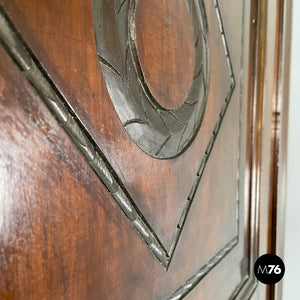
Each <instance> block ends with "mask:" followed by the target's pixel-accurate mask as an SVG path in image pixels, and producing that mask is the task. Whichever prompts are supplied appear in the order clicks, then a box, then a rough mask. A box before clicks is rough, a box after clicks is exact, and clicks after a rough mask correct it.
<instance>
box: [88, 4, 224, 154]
mask: <svg viewBox="0 0 300 300" xmlns="http://www.w3.org/2000/svg"><path fill="white" fill-rule="evenodd" d="M142 3H143V1H142ZM182 3H184V1H182ZM137 4H138V2H137V1H136V0H133V1H110V0H104V1H98V0H95V1H93V10H94V28H95V37H96V45H97V53H98V57H99V62H100V64H101V66H102V72H103V75H104V78H105V81H106V84H107V88H108V91H109V94H110V96H111V99H112V101H113V103H114V106H115V109H116V111H117V113H118V116H119V118H120V120H121V122H122V124H123V126H124V128H125V129H126V130H127V132H128V133H129V135H130V136H131V137H132V139H133V140H134V141H135V142H136V143H137V145H138V146H139V147H140V148H141V149H142V150H144V151H145V152H146V153H148V154H150V155H151V156H153V157H156V158H171V157H174V156H177V155H179V154H180V153H181V152H183V151H184V150H185V149H186V148H187V147H188V146H189V144H190V143H191V142H192V140H193V138H194V137H195V135H196V133H197V131H198V129H199V127H200V125H201V122H202V119H203V115H204V111H205V107H206V101H207V96H208V89H209V51H208V41H207V34H208V32H207V22H206V16H205V10H204V6H203V5H204V4H203V3H202V1H198V0H195V1H186V4H187V6H186V10H188V13H189V15H190V16H191V22H192V24H193V39H194V47H195V60H194V68H193V69H194V72H193V78H192V84H191V87H190V89H189V92H188V95H187V97H186V99H183V102H184V103H183V104H182V105H180V106H179V107H177V108H174V109H166V108H165V107H163V106H162V105H160V104H159V99H155V97H154V96H153V94H152V93H151V91H150V88H149V86H148V84H147V78H145V76H144V74H143V71H142V67H141V64H140V60H139V55H138V47H137V43H136V42H137V41H136V22H135V15H136V9H137ZM151 6H152V4H151ZM185 21H186V22H189V20H185ZM220 22H221V21H220ZM180 42H181V43H183V41H180ZM225 47H226V46H225ZM181 72H183V70H178V73H181ZM183 74H184V76H185V75H186V74H185V73H183ZM177 84H178V83H177Z"/></svg>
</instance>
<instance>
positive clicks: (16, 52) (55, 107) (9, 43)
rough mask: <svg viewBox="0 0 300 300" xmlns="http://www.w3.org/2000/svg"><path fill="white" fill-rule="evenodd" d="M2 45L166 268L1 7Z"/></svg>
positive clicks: (152, 238) (162, 254) (154, 240)
mask: <svg viewBox="0 0 300 300" xmlns="http://www.w3.org/2000/svg"><path fill="white" fill-rule="evenodd" d="M0 42H1V44H2V46H3V47H4V48H5V49H6V51H7V52H8V54H9V55H10V56H11V58H12V59H13V60H14V61H15V63H16V64H17V65H18V66H19V68H20V69H21V71H22V72H23V74H24V75H25V77H26V78H27V79H28V81H29V82H30V84H31V85H32V86H33V87H34V89H35V90H36V91H37V93H38V94H39V96H40V97H41V99H42V100H43V102H44V103H45V104H46V106H47V107H48V109H49V110H50V111H51V112H52V114H53V115H54V116H55V118H56V119H57V121H58V122H59V124H60V125H61V127H62V128H63V129H64V130H65V131H66V133H67V134H68V135H69V137H70V138H71V140H72V142H73V143H74V144H75V146H76V147H77V149H78V150H79V152H80V153H81V154H82V155H83V157H84V158H85V160H86V161H87V163H88V164H89V165H90V167H91V168H92V169H93V171H94V172H95V173H96V175H97V177H98V178H99V179H100V180H101V182H102V183H103V184H104V185H105V187H106V188H107V190H108V191H109V193H110V194H111V195H112V197H113V198H114V200H115V201H116V202H117V204H118V205H119V207H120V208H121V210H122V211H123V212H124V213H125V215H126V216H127V218H128V219H129V220H130V222H131V224H132V225H133V227H134V228H135V230H136V231H137V233H138V234H139V236H140V237H141V238H142V240H143V241H144V242H145V244H146V245H147V246H148V248H149V249H150V250H151V252H152V253H153V254H154V256H155V257H156V258H157V259H158V261H159V262H160V263H161V264H162V265H163V266H164V267H165V268H166V267H167V265H168V263H169V260H170V258H169V256H168V253H167V251H166V250H165V248H164V247H163V245H162V244H161V242H160V241H159V239H158V237H157V236H156V235H155V233H154V231H153V230H152V229H151V227H150V225H149V224H148V223H147V221H146V220H145V218H144V217H143V215H142V213H141V212H140V211H139V209H138V208H137V207H136V205H135V204H134V202H133V201H132V199H131V197H130V196H129V193H128V192H127V191H126V189H125V188H124V187H123V185H122V184H121V182H120V180H119V178H118V177H117V175H116V174H115V172H114V171H113V169H112V167H111V165H110V164H109V162H108V161H107V159H106V158H105V157H104V154H103V153H102V151H101V150H100V148H99V147H98V145H97V144H96V142H95V141H94V139H93V138H92V136H91V135H90V134H89V133H88V131H87V130H86V128H85V127H84V125H83V124H82V123H81V121H80V120H79V118H78V117H77V116H76V114H75V112H74V111H73V110H72V108H71V107H70V105H69V104H68V102H67V100H66V99H65V98H64V96H63V94H62V93H61V92H60V91H59V89H58V88H57V87H56V85H55V84H54V83H53V81H52V79H51V78H50V76H49V75H48V74H47V72H46V70H45V69H44V68H43V66H42V65H41V64H40V63H39V62H38V60H37V59H36V57H35V56H34V55H33V53H32V51H31V50H30V49H29V47H28V46H27V45H26V44H25V42H24V41H23V39H22V38H21V37H20V35H19V34H18V33H17V31H16V29H15V27H14V26H13V24H12V22H11V21H10V20H9V19H8V17H7V15H6V13H5V12H4V10H3V8H2V7H1V6H0Z"/></svg>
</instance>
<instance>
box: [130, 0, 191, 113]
mask: <svg viewBox="0 0 300 300" xmlns="http://www.w3.org/2000/svg"><path fill="white" fill-rule="evenodd" d="M136 39H137V50H138V55H139V58H140V62H141V67H142V70H143V73H144V76H145V79H146V81H147V83H148V85H149V88H150V91H151V92H152V94H153V96H154V97H155V99H156V100H157V101H158V102H159V103H160V104H161V105H162V106H163V107H166V108H176V107H178V106H180V105H181V104H182V103H183V102H184V101H185V99H186V97H187V96H188V93H189V90H190V88H191V85H192V80H193V76H194V67H195V46H194V45H195V41H194V37H193V27H192V21H191V18H190V14H189V11H188V9H187V6H186V2H185V1H184V0H181V1H172V0H168V1H160V0H154V1H145V0H144V1H138V5H137V9H136Z"/></svg>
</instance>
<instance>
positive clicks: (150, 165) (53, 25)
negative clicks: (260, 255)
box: [0, 0, 259, 299]
mask: <svg viewBox="0 0 300 300" xmlns="http://www.w3.org/2000/svg"><path fill="white" fill-rule="evenodd" d="M0 3H1V5H2V6H3V11H5V15H6V18H9V19H10V20H11V22H12V23H13V24H14V26H15V28H16V30H17V31H18V33H19V36H18V37H17V38H19V39H20V40H24V41H25V43H26V47H28V49H30V51H29V52H26V51H25V52H26V53H27V54H28V53H29V54H28V55H29V56H30V55H32V56H34V57H35V58H36V60H37V61H38V63H39V65H40V68H41V69H42V70H43V72H44V73H43V74H46V73H47V74H48V75H49V77H47V76H48V75H47V76H46V77H47V78H48V79H49V78H50V79H51V82H52V85H53V86H55V87H57V90H56V92H57V93H60V94H61V95H63V96H64V97H65V99H66V105H67V106H68V107H69V110H72V111H73V112H74V113H75V114H76V118H77V119H76V120H77V121H78V122H81V123H80V124H83V126H84V133H83V134H86V135H87V136H88V137H89V138H91V139H93V142H94V143H95V144H96V145H97V147H99V149H100V150H99V151H101V155H103V156H105V158H106V160H107V164H108V165H109V170H110V171H111V172H112V174H113V176H115V177H116V178H118V182H119V183H120V186H121V188H122V189H123V190H124V191H126V193H127V194H128V195H129V196H128V197H129V199H131V200H132V201H133V202H134V207H136V208H137V211H138V214H139V217H138V219H135V220H134V221H133V220H131V219H130V216H128V215H127V216H126V215H125V214H124V213H123V212H122V209H120V207H119V206H118V204H117V201H116V198H114V197H113V193H112V191H110V189H109V187H107V186H106V187H107V188H105V186H104V185H103V184H102V183H101V178H100V180H99V176H98V177H97V176H96V174H95V172H93V170H92V168H91V166H92V165H91V164H89V162H88V161H87V160H85V159H84V158H83V156H82V155H81V154H80V152H78V151H77V149H76V147H75V146H74V145H73V143H72V141H71V140H70V137H69V136H68V135H67V134H66V133H65V131H64V127H63V126H60V125H59V124H58V122H57V120H56V119H55V118H54V117H53V115H52V113H51V112H50V111H49V110H48V109H47V108H46V106H45V105H44V103H43V97H40V96H38V95H37V93H36V89H37V86H38V85H34V84H32V85H33V86H32V85H30V83H29V82H28V81H27V79H26V78H28V76H27V75H26V74H25V72H24V73H23V72H21V71H20V69H19V68H18V67H17V65H16V64H15V62H14V61H13V60H12V57H13V55H14V53H11V52H9V51H8V52H6V51H5V50H4V48H2V47H1V49H0V57H1V60H0V96H1V97H0V105H1V109H0V126H1V127H0V128H1V130H0V132H1V141H2V142H1V147H0V161H1V173H0V174H1V175H0V176H1V179H0V180H1V194H0V197H1V201H0V208H1V209H0V296H1V297H0V298H3V299H169V298H170V297H173V298H172V299H181V298H183V297H184V296H186V298H187V299H228V298H230V297H231V296H232V295H233V294H234V293H236V294H239V295H240V297H241V298H243V297H246V296H247V295H249V294H247V293H249V292H251V291H252V290H253V281H252V275H251V271H250V269H249V260H250V257H252V255H255V254H253V253H255V252H254V247H255V244H254V243H253V239H252V238H253V230H255V224H254V223H255V217H253V215H251V213H253V210H252V211H251V210H250V208H252V209H253V205H254V204H253V203H252V202H251V201H252V200H251V197H250V194H249V182H250V175H249V173H248V170H249V169H251V160H250V156H251V149H250V148H251V128H252V127H251V124H252V123H251V122H252V119H251V116H252V115H251V112H252V99H251V98H249V99H248V83H249V82H248V70H249V69H248V68H249V65H248V63H249V61H250V62H252V60H253V57H251V56H249V53H248V51H249V50H248V49H249V43H251V42H252V43H253V44H255V34H254V33H253V29H252V27H250V25H249V24H250V6H251V3H250V1H247V2H245V3H244V5H243V3H241V2H240V1H234V0H230V1H226V5H225V2H224V1H220V3H219V1H217V2H215V3H216V4H215V3H214V2H213V1H208V0H207V1H204V2H203V3H204V7H205V13H206V16H207V25H208V32H209V35H208V36H209V58H208V59H209V64H210V86H209V94H208V99H207V106H206V109H205V114H204V118H203V122H202V124H201V127H200V129H199V132H198V134H197V135H196V137H195V139H194V141H193V142H192V144H191V145H190V147H189V148H187V150H186V151H185V152H184V153H183V154H181V155H179V156H178V157H176V158H172V159H165V160H159V159H155V158H153V157H151V156H149V155H147V154H146V153H145V152H143V151H142V150H141V149H140V148H139V147H138V146H137V145H136V144H135V142H134V141H133V140H132V139H131V138H130V136H129V135H128V134H127V132H126V130H125V129H124V127H123V126H122V123H121V122H120V120H119V118H118V114H117V113H116V110H115V108H114V105H113V102H112V100H111V98H110V95H109V93H108V91H107V88H106V83H105V81H104V78H103V75H102V72H101V71H102V70H101V67H100V64H99V61H98V57H97V52H96V51H97V49H96V44H95V37H94V27H93V26H94V25H93V10H92V1H72V0H66V1H59V0H54V1H38V0H28V1H22V0H1V2H0ZM105 3H108V4H107V5H112V7H113V5H115V7H116V8H115V9H116V11H117V12H120V17H124V12H123V11H122V9H124V7H126V1H125V2H124V3H125V4H124V3H123V1H114V3H113V2H112V1H111V2H109V1H106V2H105ZM158 9H159V13H157V14H155V10H158ZM251 9H252V10H251V14H252V15H251V17H252V18H254V17H255V16H256V15H255V12H256V10H255V7H253V6H252V8H251ZM3 11H2V12H3ZM232 16H235V17H234V18H232ZM184 20H185V21H186V22H184V26H180V24H181V23H183V21H184ZM2 25H3V24H2V23H0V26H2ZM135 25H136V32H137V50H138V55H139V57H140V58H141V67H142V70H143V72H144V74H145V79H146V81H147V83H148V84H149V87H150V90H151V92H152V93H153V95H154V96H155V98H156V100H157V102H158V103H160V104H161V105H163V106H165V107H166V108H174V107H177V106H178V105H181V104H182V103H183V101H184V98H185V96H186V93H187V91H188V90H189V88H190V84H191V80H193V74H194V61H195V53H194V43H195V40H194V38H193V28H192V24H191V19H190V15H189V13H188V9H187V7H186V4H185V1H183V0H182V1H176V5H174V3H173V1H166V3H165V2H160V1H153V3H151V1H141V2H138V6H137V12H136V24H135ZM251 26H254V25H251ZM250 31H251V32H252V40H250V36H251V35H250ZM146 33H147V34H146ZM3 44H4V42H3ZM26 47H25V48H26ZM226 47H227V48H226ZM226 49H227V50H226ZM227 52H229V53H227ZM254 71H255V70H254ZM251 72H253V70H251ZM24 75H25V76H24ZM26 76H27V77H26ZM233 77H234V86H233V85H232V84H233ZM250 87H251V85H250ZM229 92H231V93H230V97H229V98H226V97H227V96H228V94H229ZM226 99H227V100H228V101H227V100H226ZM224 107H225V111H224ZM124 109H126V108H125V107H124ZM222 110H223V114H222V113H221V112H222ZM220 116H222V118H221V117H220ZM56 118H57V116H56ZM218 122H219V123H220V122H221V125H220V127H217V128H218V131H217V134H216V131H215V128H216V124H218ZM257 122H259V118H258V120H257ZM211 141H213V144H212V143H211ZM77 148H78V147H77ZM207 154H208V157H209V158H208V159H207V160H203V157H205V155H207ZM203 161H205V170H204V172H203V174H201V178H200V177H199V174H198V175H197V172H198V170H199V167H201V162H203ZM100 177H101V176H100ZM197 178H200V179H199V180H198V179H197ZM195 182H196V183H197V185H196V187H197V189H196V190H195V193H193V198H192V205H191V206H187V205H189V204H188V201H190V200H191V199H189V195H191V189H192V191H194V190H193V187H194V186H195ZM104 183H105V182H104ZM251 203H252V204H251ZM250 204H251V205H250ZM186 207H189V211H188V212H187V213H186V214H185V213H184V212H185V209H186ZM121 208H122V207H121ZM182 215H184V216H185V218H184V222H183V223H182V221H181V218H180V217H181V216H182ZM141 219H142V220H146V221H145V222H146V225H147V226H148V227H147V228H150V231H151V232H152V231H153V234H155V236H156V238H157V240H158V241H159V242H160V243H161V245H162V247H163V248H164V249H166V252H167V255H166V257H167V259H168V264H167V268H166V266H164V265H163V263H162V261H160V260H159V257H158V256H155V250H153V249H151V245H150V243H148V242H147V238H145V235H143V232H142V230H141V229H138V228H137V227H136V226H137V224H144V223H137V221H138V220H141ZM253 222H254V223H253ZM139 226H140V225H139ZM139 230H140V231H139ZM178 231H179V232H180V237H179V236H178V239H174V237H175V238H176V234H177V232H178ZM138 232H139V233H138ZM174 240H176V244H175V246H176V247H175V246H174ZM177 242H178V243H177ZM172 246H174V247H175V248H174V249H173V251H171V250H170V249H172ZM251 259H253V258H251ZM249 275H250V277H249ZM216 283H217V286H218V288H217V289H216ZM244 284H245V285H244ZM176 297H177V298H176Z"/></svg>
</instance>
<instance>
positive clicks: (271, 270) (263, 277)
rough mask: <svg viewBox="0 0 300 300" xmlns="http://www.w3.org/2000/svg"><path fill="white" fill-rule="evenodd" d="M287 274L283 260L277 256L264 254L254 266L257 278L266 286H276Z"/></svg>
mask: <svg viewBox="0 0 300 300" xmlns="http://www.w3.org/2000/svg"><path fill="white" fill-rule="evenodd" d="M284 272H285V267H284V263H283V261H282V259H281V258H280V257H279V256H277V255H275V254H264V255H262V256H260V257H259V258H258V259H257V261H256V262H255V264H254V274H255V276H256V278H257V279H258V280H259V281H260V282H262V283H264V284H275V283H277V282H278V281H280V280H281V278H282V277H283V275H284Z"/></svg>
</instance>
